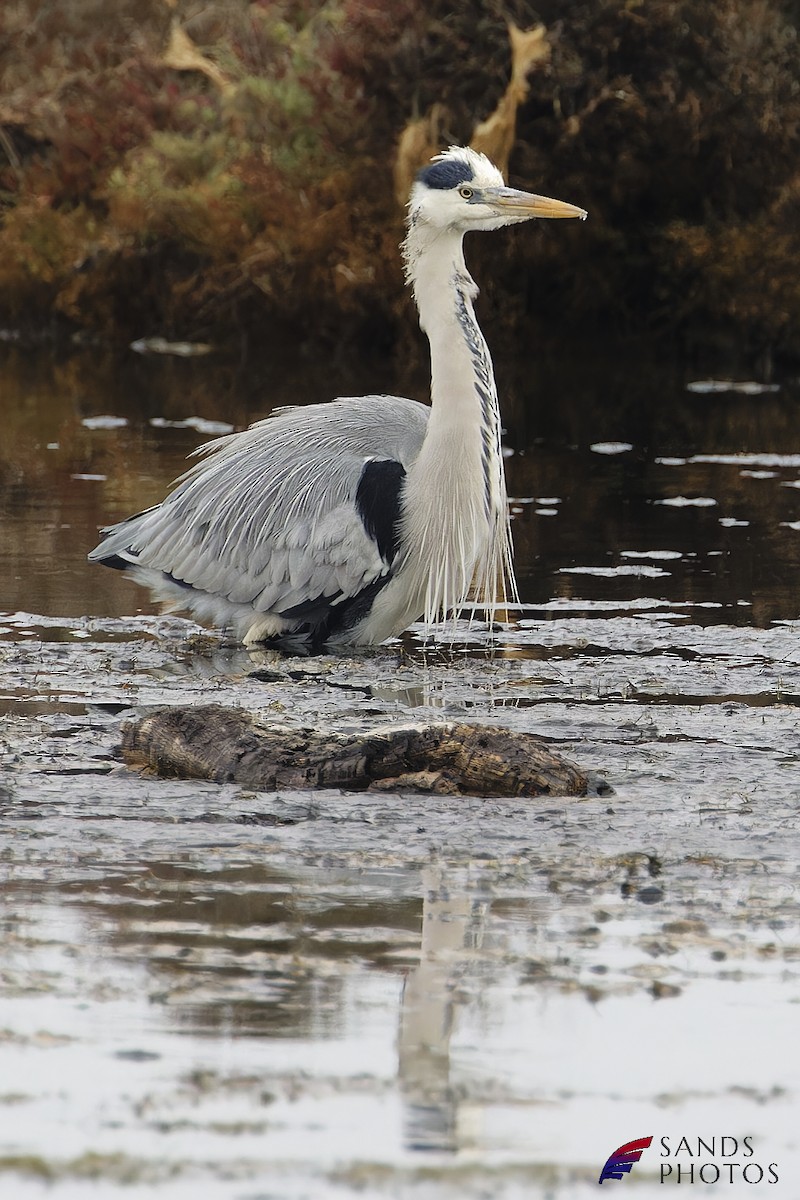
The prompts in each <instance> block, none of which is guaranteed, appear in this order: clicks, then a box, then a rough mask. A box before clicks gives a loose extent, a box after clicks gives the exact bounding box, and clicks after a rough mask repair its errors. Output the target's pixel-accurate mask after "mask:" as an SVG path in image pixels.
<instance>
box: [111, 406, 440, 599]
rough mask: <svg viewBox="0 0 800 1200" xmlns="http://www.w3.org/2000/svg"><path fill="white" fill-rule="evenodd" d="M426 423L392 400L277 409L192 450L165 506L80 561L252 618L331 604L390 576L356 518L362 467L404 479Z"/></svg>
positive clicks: (423, 415)
mask: <svg viewBox="0 0 800 1200" xmlns="http://www.w3.org/2000/svg"><path fill="white" fill-rule="evenodd" d="M428 412H429V410H428V408H427V407H426V406H425V405H422V404H419V403H417V402H416V401H414V400H406V399H404V398H402V397H398V396H359V397H346V398H343V399H340V400H337V401H334V403H333V404H315V405H310V406H307V407H298V408H289V409H280V410H278V411H277V412H276V413H274V414H273V415H272V416H271V417H268V418H266V420H263V421H259V422H257V423H256V424H255V425H252V426H251V427H250V428H249V429H247V430H245V431H244V432H243V433H237V434H229V435H226V436H225V437H221V438H218V439H216V440H215V441H213V442H210V443H207V444H206V445H204V446H201V447H200V448H199V449H198V450H197V451H195V455H196V456H197V459H198V461H197V462H196V463H195V464H194V465H193V466H192V467H191V468H190V469H189V470H188V471H187V472H186V473H185V474H184V475H183V476H181V478H180V479H179V480H178V481H177V483H176V485H175V487H174V490H173V491H172V492H171V493H170V494H169V495H168V496H167V497H166V499H165V500H164V501H163V502H162V503H161V504H159V505H157V506H156V507H155V508H152V509H150V510H148V511H147V512H145V513H141V514H140V515H139V516H138V517H136V518H130V519H129V520H128V521H124V522H122V523H120V524H119V525H115V526H112V527H111V528H110V529H109V530H108V531H106V537H105V540H104V541H103V542H102V543H101V545H100V546H98V547H97V549H96V550H95V551H93V552H92V555H91V556H90V557H92V558H95V559H103V558H108V557H111V556H113V555H119V556H120V557H121V558H122V559H126V558H127V559H129V560H130V561H131V562H132V563H135V564H137V565H140V566H142V567H147V568H150V569H154V570H156V571H162V572H165V573H167V574H168V575H169V576H170V577H172V578H173V579H175V580H176V581H179V582H182V583H185V584H187V585H189V586H190V587H191V588H194V589H196V590H198V591H203V592H207V593H210V594H212V595H215V596H220V597H224V598H225V599H226V600H228V601H230V602H231V603H232V604H242V605H250V606H252V608H253V609H254V610H255V611H256V612H259V613H277V614H281V613H285V612H286V611H287V610H288V609H292V608H296V607H298V606H300V607H302V606H304V605H309V604H311V603H312V602H314V601H316V600H318V599H320V598H327V600H328V603H342V602H344V601H345V600H346V599H348V598H350V597H353V596H356V595H357V594H358V593H359V592H360V591H362V590H363V589H364V588H365V587H368V586H369V585H370V584H371V583H373V582H374V581H375V580H377V579H379V578H380V577H381V576H384V575H386V574H387V573H388V572H389V570H390V564H389V563H388V562H387V560H386V559H385V558H384V557H383V556H382V554H381V553H380V550H379V548H378V545H377V542H376V540H375V538H374V537H372V536H370V534H369V533H368V532H367V530H366V528H365V526H364V522H363V520H362V519H361V516H360V515H359V513H358V511H357V508H356V503H355V498H356V492H357V489H358V483H359V479H360V478H361V475H362V472H363V470H364V464H365V462H367V461H369V460H370V459H374V458H378V459H383V458H386V459H393V460H395V461H396V462H399V463H400V464H401V466H403V468H404V469H406V470H407V469H408V467H409V466H410V465H411V463H412V462H413V461H414V459H415V458H416V456H417V454H418V453H419V449H420V446H421V444H422V440H423V438H424V436H425V429H426V427H427V421H428Z"/></svg>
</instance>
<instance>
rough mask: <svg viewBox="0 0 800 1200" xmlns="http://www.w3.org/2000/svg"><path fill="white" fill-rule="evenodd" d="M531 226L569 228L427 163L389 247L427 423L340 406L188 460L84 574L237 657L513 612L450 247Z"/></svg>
mask: <svg viewBox="0 0 800 1200" xmlns="http://www.w3.org/2000/svg"><path fill="white" fill-rule="evenodd" d="M532 217H579V218H581V219H583V218H585V217H586V212H585V211H584V210H583V209H581V208H576V207H575V206H574V205H572V204H565V203H564V202H562V201H560V200H552V199H549V198H547V197H545V196H536V195H532V194H530V193H528V192H522V191H517V190H516V189H514V188H510V187H506V185H505V182H504V179H503V176H502V175H501V173H500V171H498V170H497V168H496V167H495V166H493V165H492V163H491V162H490V161H489V159H488V158H486V157H485V156H484V155H483V154H479V153H477V152H476V151H474V150H472V149H469V148H464V147H456V146H453V147H451V148H450V149H449V150H447V151H445V152H444V153H443V154H439V155H436V156H435V157H434V158H433V159H432V160H431V162H430V164H429V165H427V166H426V167H424V168H423V169H422V170H421V171H420V172H419V175H418V176H417V179H416V182H415V183H414V185H413V187H412V190H411V198H410V201H409V206H408V218H407V233H406V237H405V240H404V242H403V258H404V261H405V268H406V279H407V282H408V283H409V284H410V285H411V288H412V290H413V294H414V299H415V301H416V304H417V309H418V312H419V322H420V326H421V328H422V330H423V331H424V333H425V334H426V335H427V337H428V341H429V343H430V357H431V403H430V407H428V406H427V405H424V404H420V403H419V402H418V401H415V400H407V399H404V398H403V397H400V396H357V397H353V396H348V397H343V398H340V399H338V400H334V401H332V402H328V403H323V404H312V405H307V406H302V407H291V408H281V409H278V410H276V411H275V413H274V414H273V415H272V416H269V417H267V418H266V419H265V420H263V421H258V422H256V423H255V424H254V425H252V426H250V428H249V429H246V430H244V431H243V432H240V433H233V434H230V435H228V436H225V437H221V438H218V439H216V440H215V441H212V442H210V443H208V444H207V445H204V446H201V447H200V448H199V449H198V450H197V451H195V454H197V455H198V456H199V461H198V462H197V463H196V464H195V465H194V466H192V467H191V468H190V469H189V470H188V471H187V472H186V473H185V474H184V475H183V476H181V478H180V479H179V480H178V481H177V482H176V484H175V486H174V489H173V490H172V491H171V492H170V493H169V494H168V495H167V497H166V498H165V499H164V500H163V501H162V502H161V503H160V504H157V505H155V507H153V508H149V509H147V510H146V511H144V512H141V513H138V514H137V515H135V516H132V517H129V518H128V519H127V520H125V521H121V522H120V523H119V524H117V525H112V526H109V527H108V528H106V529H104V530H103V531H102V534H103V537H102V541H101V542H100V544H99V545H98V546H97V547H96V548H95V549H94V550H93V551H92V552H91V554H90V555H89V558H90V560H91V561H93V562H100V563H103V564H104V565H105V566H109V567H116V568H118V569H121V570H123V571H124V572H125V573H126V574H127V575H130V576H131V577H132V578H133V579H135V580H136V581H137V582H138V583H142V584H144V585H146V586H147V587H149V588H150V589H151V591H152V592H153V594H154V596H155V597H156V598H157V599H159V600H162V601H165V602H166V603H167V604H168V606H169V607H170V608H171V609H173V610H177V609H184V610H188V611H190V612H191V613H193V614H194V615H195V616H197V617H198V618H200V619H201V620H207V621H210V622H212V623H214V624H218V625H222V626H228V627H232V628H233V630H234V631H235V633H236V635H237V636H238V637H239V638H240V639H241V640H242V641H244V643H245V644H246V645H252V644H255V643H258V642H263V641H268V640H270V639H273V638H286V637H289V638H292V639H295V638H303V639H305V640H306V641H308V642H311V643H312V644H313V645H315V646H319V645H322V644H324V643H331V644H334V645H336V644H351V645H374V644H376V643H378V642H382V641H384V640H385V639H386V638H389V637H391V636H393V635H395V634H398V633H400V632H402V630H403V629H405V628H406V626H408V625H409V624H411V622H413V621H417V620H419V619H420V618H424V620H425V621H426V622H428V623H432V622H434V621H436V620H437V619H439V618H440V617H441V616H442V615H445V614H446V613H448V612H449V611H455V612H458V611H459V610H460V609H461V608H462V607H463V606H464V604H465V602H466V601H467V599H468V597H469V596H470V594H472V595H474V596H475V598H476V600H477V601H478V602H479V603H481V604H486V605H488V606H492V605H494V604H495V603H497V602H498V601H499V602H503V601H504V600H506V599H509V598H513V597H514V596H515V595H516V584H515V580H514V570H513V563H512V548H511V534H510V526H509V515H508V501H507V496H506V484H505V473H504V469H503V458H502V453H501V445H500V407H499V403H498V398H497V388H496V385H495V380H494V370H493V367H492V360H491V357H490V354H489V349H488V347H487V345H486V341H485V340H484V337H483V334H482V333H481V330H480V328H479V326H478V322H477V320H476V317H475V311H474V307H473V301H474V299H475V296H476V295H477V288H476V286H475V283H474V282H473V280H472V278H471V277H470V275H469V272H468V270H467V266H466V263H465V260H464V251H463V238H464V234H465V233H468V232H469V231H470V230H473V229H484V230H491V229H499V228H500V227H502V226H504V225H511V224H515V223H517V222H520V221H527V220H529V219H530V218H532Z"/></svg>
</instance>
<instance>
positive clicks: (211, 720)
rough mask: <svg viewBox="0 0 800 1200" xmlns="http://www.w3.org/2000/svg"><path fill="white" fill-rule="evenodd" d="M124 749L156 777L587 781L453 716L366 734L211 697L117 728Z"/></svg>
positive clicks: (491, 787) (560, 791) (524, 788)
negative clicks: (306, 724)
mask: <svg viewBox="0 0 800 1200" xmlns="http://www.w3.org/2000/svg"><path fill="white" fill-rule="evenodd" d="M122 752H123V756H124V758H125V760H126V762H128V763H129V764H130V765H132V766H143V767H148V768H150V769H151V770H154V771H156V772H157V773H158V774H159V775H166V776H179V777H182V778H189V779H209V780H213V781H214V782H216V783H228V782H235V783H240V784H244V785H245V786H248V787H255V788H259V789H263V788H268V789H272V788H278V787H285V788H290V787H291V788H315V787H338V788H351V789H364V788H373V789H380V790H383V791H417V792H419V791H425V792H437V793H440V794H445V795H461V794H466V795H475V796H542V795H562V796H564V795H569V796H582V795H584V794H585V792H586V787H587V781H586V777H585V775H583V774H582V773H581V772H580V771H579V770H578V769H577V768H576V767H574V766H572V765H571V764H570V763H568V762H566V761H565V760H564V759H562V758H559V756H558V755H556V754H553V753H552V751H550V750H549V749H548V748H547V746H546V745H545V744H544V743H543V742H542V741H540V740H539V739H538V738H535V737H532V736H531V735H530V734H525V733H512V732H509V731H508V730H506V729H498V728H496V727H495V726H486V725H462V724H457V723H454V722H449V723H447V724H445V723H440V724H435V725H392V726H384V727H382V728H379V729H373V730H371V731H370V732H367V733H335V732H331V731H322V730H318V729H307V728H303V729H296V728H291V727H290V726H287V725H276V724H271V723H266V722H264V721H262V720H260V719H259V718H258V717H257V716H256V715H254V714H253V713H249V712H245V711H243V710H241V709H236V708H225V707H223V706H222V705H218V704H212V705H207V706H202V707H193V708H163V709H159V710H158V711H156V712H153V713H150V714H149V715H147V716H145V717H141V718H140V719H138V720H136V721H132V722H129V723H127V724H126V725H124V726H123V730H122Z"/></svg>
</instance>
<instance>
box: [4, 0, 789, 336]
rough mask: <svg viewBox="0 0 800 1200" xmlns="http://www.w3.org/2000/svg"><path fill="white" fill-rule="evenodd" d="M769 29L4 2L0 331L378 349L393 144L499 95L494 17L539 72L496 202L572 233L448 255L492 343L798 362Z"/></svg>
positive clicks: (392, 235) (784, 77)
mask: <svg viewBox="0 0 800 1200" xmlns="http://www.w3.org/2000/svg"><path fill="white" fill-rule="evenodd" d="M456 8H457V11H454V9H456ZM796 17H797V13H796V6H794V5H790V4H789V3H788V2H787V3H781V2H780V0H685V2H683V3H679V2H676V0H648V3H646V4H645V3H643V2H637V0H583V2H581V0H577V2H573V3H568V4H565V3H563V0H540V2H539V3H537V4H536V5H535V6H534V5H533V4H530V3H527V2H525V0H509V2H508V3H506V4H501V3H499V2H494V0H468V2H466V3H464V4H461V5H459V6H452V5H447V4H444V3H443V2H442V0H393V3H392V4H387V3H385V0H328V2H327V3H324V2H323V0H254V2H251V3H248V2H247V0H208V3H206V4H204V5H197V4H192V3H188V2H187V0H176V2H175V4H174V7H172V6H170V5H169V4H168V3H167V2H166V0H113V3H109V0H71V2H70V3H69V4H59V3H56V2H54V0H51V2H49V3H43V2H42V0H6V2H5V3H4V4H3V5H2V6H0V320H2V321H3V322H4V323H6V324H11V325H14V326H27V327H37V328H42V327H43V326H48V325H54V326H57V327H63V328H67V329H75V328H77V329H79V330H83V331H89V332H92V333H99V334H102V335H104V336H111V337H114V338H130V337H133V336H142V335H146V334H152V333H160V334H165V335H166V336H176V337H184V338H185V337H189V338H208V337H213V338H216V339H218V340H219V339H223V338H226V337H232V336H234V335H240V334H242V333H245V334H248V333H253V334H256V333H257V331H259V330H261V329H263V328H264V327H265V326H266V325H268V324H270V325H272V326H273V327H279V328H280V329H281V330H286V329H289V328H291V329H292V331H293V332H299V333H301V334H302V332H303V331H304V330H308V329H311V328H313V329H314V331H315V335H318V334H321V335H322V336H323V337H324V336H325V335H326V332H327V331H331V334H333V332H334V331H335V332H336V335H337V336H339V335H340V334H341V332H342V330H343V327H344V326H345V324H346V323H347V318H348V317H350V318H352V320H351V321H350V322H349V326H350V328H351V329H352V330H353V331H354V333H353V336H357V337H370V338H374V337H376V336H381V335H388V334H390V333H391V332H392V331H394V330H395V329H396V326H397V321H398V319H399V318H398V313H401V312H403V311H404V308H403V306H402V305H401V304H399V303H398V299H399V296H400V293H401V288H402V280H401V273H400V269H399V263H398V256H397V242H398V237H399V232H400V214H399V212H398V209H397V205H396V201H395V199H394V196H393V178H392V169H393V165H394V155H395V149H396V146H397V143H398V140H399V138H400V134H401V132H402V130H403V128H404V127H405V126H406V124H407V123H408V122H409V121H410V120H411V119H412V118H414V117H417V116H420V115H424V114H425V113H426V112H428V111H429V109H430V108H431V106H432V105H434V104H435V105H437V106H438V107H437V109H436V113H437V124H438V127H439V128H440V130H441V133H442V135H443V138H444V140H456V141H460V140H467V139H468V138H469V137H470V134H471V132H472V129H473V127H474V125H475V123H476V122H477V121H480V120H482V119H484V118H485V117H486V116H487V115H488V114H489V113H490V112H491V111H492V109H493V107H494V105H495V104H496V102H497V101H498V99H499V97H500V96H501V94H502V92H503V89H504V87H505V86H506V84H507V82H508V72H509V54H508V41H507V30H506V19H507V18H508V19H513V20H514V21H515V22H516V23H517V25H519V26H521V27H527V26H531V25H533V24H535V23H536V22H538V21H542V22H544V24H545V25H546V26H547V29H548V37H549V40H550V44H551V53H550V57H549V60H548V61H547V62H546V63H544V64H543V66H542V69H540V70H537V71H536V72H535V73H534V74H533V75H532V76H531V78H530V81H529V82H530V92H529V95H528V97H527V100H526V102H525V103H524V105H523V107H522V108H521V110H520V113H519V119H518V133H517V140H516V144H515V148H514V152H513V154H512V156H511V174H512V176H513V177H514V179H515V180H518V181H520V182H523V183H525V184H527V185H529V186H532V187H535V188H537V189H538V190H541V191H544V192H549V193H551V194H555V195H560V196H562V197H563V198H564V199H568V200H571V201H573V202H576V203H579V204H582V205H584V206H585V207H587V208H588V209H589V210H590V213H591V220H590V222H589V223H588V224H587V225H586V226H583V227H581V228H580V230H578V231H574V230H570V231H569V232H567V233H566V234H565V232H564V231H563V230H562V231H561V233H562V236H560V237H553V236H551V235H550V233H549V231H548V230H547V229H546V228H543V229H542V230H541V232H540V233H539V236H537V237H525V238H518V237H516V236H515V235H514V234H511V235H509V236H508V237H507V238H504V239H502V242H501V240H500V239H497V241H495V242H494V243H493V245H492V247H491V249H490V250H489V249H487V248H486V247H485V246H480V247H478V246H476V247H475V251H476V252H477V256H483V255H487V254H489V253H491V255H492V258H491V272H490V273H491V275H492V278H493V285H492V286H493V287H495V288H497V289H498V290H502V291H503V292H504V294H505V293H507V300H506V305H505V307H506V309H507V310H508V315H509V327H510V328H513V324H514V321H515V319H516V318H517V317H519V315H520V314H521V313H522V312H523V311H524V312H525V313H526V319H527V320H530V314H531V313H535V314H537V316H538V318H539V320H540V321H541V322H542V323H546V322H547V321H548V320H549V319H550V317H551V314H553V313H554V312H560V313H562V314H563V313H564V312H565V311H566V312H568V313H569V314H570V319H571V320H572V321H573V322H575V323H577V322H580V323H581V327H582V328H583V329H586V328H591V327H596V328H598V329H607V328H608V327H609V326H611V327H613V328H616V329H622V330H626V331H635V332H638V331H641V330H643V329H647V330H648V331H656V332H669V333H674V332H676V331H678V332H681V333H682V334H683V335H688V336H689V337H691V338H699V337H707V336H709V335H710V334H712V333H713V334H714V335H716V336H722V337H724V338H726V339H727V340H728V341H729V342H730V344H738V345H745V346H747V347H748V348H749V349H750V350H751V351H753V352H756V351H759V350H765V349H776V350H778V351H782V352H784V353H791V354H794V355H797V354H798V353H800V283H798V272H797V269H796V266H795V261H794V260H795V258H796V256H797V252H798V250H800V245H798V243H799V242H800V233H799V232H798V229H799V228H800V226H798V221H797V209H798V197H800V176H799V175H798V167H797V161H798V156H797V140H798V123H799V122H800V80H799V79H798V72H797V60H798V59H797V56H798V44H797V41H798V39H797V30H796V27H795V23H794V22H795V20H796ZM521 271H522V272H524V277H525V279H526V280H527V281H528V282H527V285H526V286H521V285H520V272H521ZM512 273H513V276H514V279H513V283H512V280H511V275H512ZM483 274H484V277H486V275H487V274H488V272H487V271H485V270H484V272H483ZM512 297H514V298H513V299H512ZM560 319H561V320H562V321H563V316H562V317H561V318H560ZM258 336H260V335H258Z"/></svg>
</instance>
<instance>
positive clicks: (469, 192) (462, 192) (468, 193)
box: [458, 187, 475, 200]
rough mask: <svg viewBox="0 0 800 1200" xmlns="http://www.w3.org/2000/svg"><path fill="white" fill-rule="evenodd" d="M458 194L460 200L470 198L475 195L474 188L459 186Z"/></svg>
mask: <svg viewBox="0 0 800 1200" xmlns="http://www.w3.org/2000/svg"><path fill="white" fill-rule="evenodd" d="M458 194H459V196H460V197H461V199H462V200H471V199H472V197H473V196H474V195H475V190H474V188H471V187H460V188H459V189H458Z"/></svg>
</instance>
